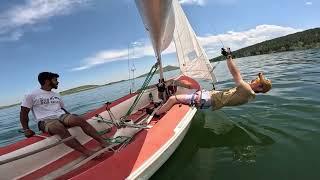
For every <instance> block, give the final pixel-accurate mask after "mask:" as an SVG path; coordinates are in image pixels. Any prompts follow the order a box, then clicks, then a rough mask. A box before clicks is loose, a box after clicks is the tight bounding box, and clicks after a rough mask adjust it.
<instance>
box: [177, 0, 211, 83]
mask: <svg viewBox="0 0 320 180" xmlns="http://www.w3.org/2000/svg"><path fill="white" fill-rule="evenodd" d="M172 3H173V11H174V16H175V17H174V18H175V30H174V35H173V37H174V43H175V46H176V52H177V56H178V60H179V64H180V70H181V72H182V74H184V75H186V76H189V77H192V78H196V79H207V80H211V81H212V82H214V83H215V82H216V81H217V80H216V77H215V75H214V73H213V67H212V65H211V64H210V62H209V59H208V57H207V54H206V53H205V51H204V50H203V48H202V47H201V45H200V43H199V42H198V40H197V37H196V35H195V33H194V31H193V29H192V27H191V26H190V23H189V21H188V19H187V17H186V15H185V13H184V12H183V10H182V8H181V6H180V4H179V2H178V0H173V1H172Z"/></svg>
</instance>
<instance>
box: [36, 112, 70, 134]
mask: <svg viewBox="0 0 320 180" xmlns="http://www.w3.org/2000/svg"><path fill="white" fill-rule="evenodd" d="M72 116H74V115H72V114H62V115H61V116H60V117H59V118H57V119H46V120H42V121H39V122H38V128H39V130H40V131H42V132H45V133H49V134H51V133H50V132H49V127H50V125H53V124H55V123H62V124H63V125H64V126H65V127H67V128H69V127H70V126H69V122H68V121H69V120H70V118H71V117H72Z"/></svg>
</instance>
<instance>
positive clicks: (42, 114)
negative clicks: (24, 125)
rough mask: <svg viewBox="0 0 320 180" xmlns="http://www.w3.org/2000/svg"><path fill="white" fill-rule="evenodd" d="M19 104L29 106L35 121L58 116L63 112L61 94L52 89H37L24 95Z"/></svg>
mask: <svg viewBox="0 0 320 180" xmlns="http://www.w3.org/2000/svg"><path fill="white" fill-rule="evenodd" d="M21 106H23V107H27V108H30V109H31V111H32V113H33V115H34V117H35V119H36V121H42V120H45V119H55V118H59V117H60V116H61V115H62V114H65V112H64V111H63V110H62V109H61V108H63V107H64V104H63V101H62V99H61V96H60V95H59V94H58V93H55V92H53V91H45V90H42V89H37V90H35V91H33V92H31V93H30V94H28V95H26V96H25V98H24V99H23V101H22V103H21Z"/></svg>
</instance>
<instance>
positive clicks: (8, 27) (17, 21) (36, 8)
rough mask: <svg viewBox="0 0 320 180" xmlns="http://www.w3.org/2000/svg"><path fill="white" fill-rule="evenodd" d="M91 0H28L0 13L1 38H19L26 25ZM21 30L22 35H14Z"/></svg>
mask: <svg viewBox="0 0 320 180" xmlns="http://www.w3.org/2000/svg"><path fill="white" fill-rule="evenodd" d="M88 1H89V0H27V1H25V3H24V4H22V5H16V6H14V7H12V8H10V9H9V10H7V11H5V12H3V13H1V14H0V40H1V39H6V40H12V41H14V40H18V39H19V38H20V37H21V36H22V34H23V31H24V30H25V28H24V27H26V26H31V25H36V24H38V23H41V22H43V21H45V20H47V19H49V18H51V17H53V16H59V15H66V14H69V13H71V12H72V11H73V10H75V9H77V7H79V6H81V5H84V4H87V2H88ZM16 31H19V32H20V33H21V36H20V37H19V38H17V36H12V32H16Z"/></svg>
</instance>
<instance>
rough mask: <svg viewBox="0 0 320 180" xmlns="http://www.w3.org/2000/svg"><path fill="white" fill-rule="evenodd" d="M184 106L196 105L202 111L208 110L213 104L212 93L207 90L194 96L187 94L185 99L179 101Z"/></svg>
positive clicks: (193, 94)
mask: <svg viewBox="0 0 320 180" xmlns="http://www.w3.org/2000/svg"><path fill="white" fill-rule="evenodd" d="M178 101H179V102H181V103H183V104H189V105H194V104H195V105H196V106H197V107H198V108H200V109H207V108H209V107H210V106H211V105H212V104H211V93H210V92H209V91H207V90H201V91H197V92H195V93H192V94H186V95H185V96H184V98H182V99H179V100H178Z"/></svg>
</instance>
